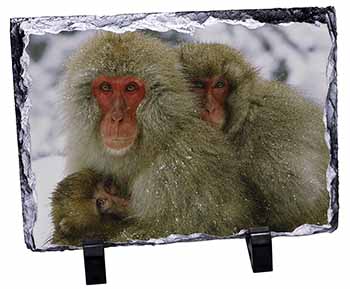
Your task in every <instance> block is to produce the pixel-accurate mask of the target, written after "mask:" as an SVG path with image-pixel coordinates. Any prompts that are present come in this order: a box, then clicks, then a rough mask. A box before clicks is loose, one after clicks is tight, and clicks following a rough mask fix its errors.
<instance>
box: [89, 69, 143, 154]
mask: <svg viewBox="0 0 350 289" xmlns="http://www.w3.org/2000/svg"><path fill="white" fill-rule="evenodd" d="M92 94H93V95H94V96H95V97H96V99H97V103H98V105H99V108H100V110H101V113H102V118H101V122H100V135H101V137H102V140H103V143H104V145H105V146H106V147H107V148H109V149H111V150H113V152H115V153H117V154H123V153H125V152H126V151H127V150H128V148H130V147H131V146H132V145H133V144H134V142H135V140H136V137H137V120H136V110H137V107H138V106H139V104H140V103H141V101H142V99H143V98H144V97H145V84H144V82H143V80H141V79H138V78H136V77H134V76H122V77H110V76H103V75H102V76H99V77H97V78H96V79H95V80H93V82H92Z"/></svg>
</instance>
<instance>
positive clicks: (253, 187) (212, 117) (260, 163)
mask: <svg viewBox="0 0 350 289" xmlns="http://www.w3.org/2000/svg"><path fill="white" fill-rule="evenodd" d="M178 51H179V55H180V59H181V62H182V65H183V70H184V72H185V74H186V75H187V78H188V80H189V82H190V86H191V87H190V88H191V90H192V91H194V92H195V93H196V94H197V95H198V97H199V100H200V102H201V104H202V108H201V112H200V115H201V117H202V119H203V120H205V121H207V122H208V124H210V126H212V127H215V128H217V129H218V130H222V131H223V132H224V134H225V136H226V138H227V139H228V140H229V141H230V143H231V146H232V149H233V152H234V162H236V163H237V164H239V166H240V174H241V180H242V181H243V182H244V183H245V185H246V187H247V189H248V191H249V192H250V198H251V199H254V200H255V206H256V211H257V212H259V215H260V222H259V224H256V225H268V226H270V227H271V228H272V229H273V230H276V231H290V230H293V229H295V228H296V227H297V226H299V225H302V224H307V223H309V224H326V223H327V208H328V202H329V201H328V193H327V188H326V170H327V166H328V160H329V155H328V150H327V147H326V143H325V137H324V125H323V121H322V119H323V115H322V111H321V109H320V108H319V107H317V106H316V105H314V104H312V103H311V102H309V101H308V100H306V99H305V98H304V97H302V96H300V95H299V94H297V93H296V92H295V91H293V90H292V89H290V88H289V87H287V86H286V85H283V84H281V83H278V82H273V81H266V80H263V79H262V78H260V77H259V76H258V74H257V72H256V71H255V69H254V68H253V67H252V66H250V65H249V64H248V63H247V62H246V61H245V59H244V58H243V56H242V55H241V54H240V53H239V52H237V51H236V50H234V49H232V48H230V47H228V46H226V45H222V44H184V45H182V46H181V47H180V48H179V49H178Z"/></svg>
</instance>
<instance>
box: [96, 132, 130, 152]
mask: <svg viewBox="0 0 350 289" xmlns="http://www.w3.org/2000/svg"><path fill="white" fill-rule="evenodd" d="M102 139H103V143H104V145H105V147H106V148H107V149H108V151H109V152H111V153H112V154H117V155H123V154H125V153H126V152H127V151H128V150H129V149H130V148H131V147H132V146H133V144H134V142H135V139H136V134H134V135H132V136H130V137H116V136H104V135H102Z"/></svg>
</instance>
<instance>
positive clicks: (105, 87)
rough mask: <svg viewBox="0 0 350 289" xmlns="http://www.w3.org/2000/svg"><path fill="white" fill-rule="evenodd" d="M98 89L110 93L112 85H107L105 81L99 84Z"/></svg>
mask: <svg viewBox="0 0 350 289" xmlns="http://www.w3.org/2000/svg"><path fill="white" fill-rule="evenodd" d="M100 89H101V90H102V91H103V92H110V91H112V85H111V84H110V83H108V82H107V81H104V82H102V83H101V84H100Z"/></svg>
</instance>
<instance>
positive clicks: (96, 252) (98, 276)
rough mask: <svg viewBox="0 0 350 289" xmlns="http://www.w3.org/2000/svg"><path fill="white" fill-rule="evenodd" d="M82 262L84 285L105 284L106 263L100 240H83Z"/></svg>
mask: <svg viewBox="0 0 350 289" xmlns="http://www.w3.org/2000/svg"><path fill="white" fill-rule="evenodd" d="M83 251H84V264H85V278H86V285H95V284H105V283H106V282H107V281H106V265H105V253H104V244H103V242H102V241H90V240H88V241H84V242H83Z"/></svg>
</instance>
